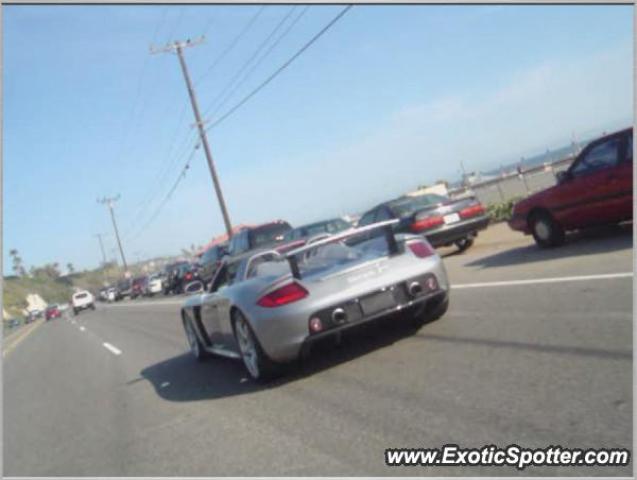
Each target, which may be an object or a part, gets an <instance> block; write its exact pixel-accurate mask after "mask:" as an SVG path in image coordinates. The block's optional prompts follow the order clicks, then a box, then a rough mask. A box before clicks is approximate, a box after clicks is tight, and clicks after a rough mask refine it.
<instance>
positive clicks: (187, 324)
mask: <svg viewBox="0 0 637 480" xmlns="http://www.w3.org/2000/svg"><path fill="white" fill-rule="evenodd" d="M183 323H184V330H185V332H186V340H188V346H189V347H190V353H192V355H193V356H194V357H195V359H196V360H197V361H198V362H201V361H202V360H203V359H204V358H205V356H206V351H205V350H204V348H203V346H202V345H201V342H200V341H199V338H198V337H197V334H196V333H195V327H194V326H193V325H192V322H191V321H190V319H186V318H185V319H184V320H183Z"/></svg>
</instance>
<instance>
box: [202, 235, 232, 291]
mask: <svg viewBox="0 0 637 480" xmlns="http://www.w3.org/2000/svg"><path fill="white" fill-rule="evenodd" d="M227 251H228V249H227V245H226V244H220V245H215V246H213V247H210V248H209V249H208V250H206V251H205V252H204V253H203V255H202V256H201V260H200V261H199V262H200V265H201V266H200V267H199V279H200V280H201V281H202V282H203V284H204V285H209V284H210V282H211V281H212V278H213V277H214V274H215V272H216V271H217V268H219V265H220V264H221V259H222V258H223V257H224V256H225V255H226V253H227Z"/></svg>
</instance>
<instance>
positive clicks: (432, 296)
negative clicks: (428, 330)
mask: <svg viewBox="0 0 637 480" xmlns="http://www.w3.org/2000/svg"><path fill="white" fill-rule="evenodd" d="M423 263H424V262H423ZM428 263H430V264H434V266H433V268H428V269H427V270H428V271H423V272H422V273H420V274H415V275H414V276H408V277H404V278H403V279H400V280H398V281H397V282H395V283H394V282H392V283H384V282H378V283H379V286H378V287H377V288H367V286H365V287H364V288H361V289H360V290H358V289H357V291H342V292H341V291H339V292H334V293H333V294H331V295H329V296H324V297H323V298H322V299H321V301H319V302H317V301H312V302H311V303H309V304H308V305H307V306H303V307H302V308H300V309H299V308H298V307H295V306H294V304H292V305H290V308H289V309H288V308H286V307H281V308H280V309H278V313H277V312H275V311H272V312H271V313H270V315H269V316H268V317H265V316H264V313H265V312H260V313H261V315H259V317H260V318H258V320H257V321H252V322H251V324H252V326H253V328H254V330H255V333H256V334H257V337H258V338H259V341H260V343H261V346H262V347H263V349H264V350H265V353H266V354H267V355H268V356H269V357H270V358H271V359H272V360H273V361H275V362H281V363H284V362H288V361H292V360H295V359H297V358H299V356H300V355H301V354H302V353H303V349H304V348H309V347H306V345H307V344H311V343H313V342H315V341H317V340H319V339H320V338H323V337H326V336H330V335H333V334H338V332H340V331H342V330H346V329H348V328H351V327H355V326H357V325H361V324H364V323H367V322H370V321H373V320H376V319H379V318H381V317H390V316H392V315H395V314H397V313H398V312H401V311H405V310H411V309H412V308H419V307H420V308H424V309H425V310H427V309H428V306H429V305H430V302H431V305H433V304H434V303H436V304H437V303H439V302H437V301H436V299H439V298H446V297H447V296H448V292H449V284H448V280H447V275H446V271H445V269H444V265H443V264H442V262H441V261H440V260H439V259H438V258H437V257H436V258H433V257H432V260H431V262H428ZM431 275H433V276H434V277H435V278H436V280H437V284H438V287H437V288H436V289H435V290H424V291H423V292H422V293H420V294H418V295H417V296H413V295H410V294H409V293H408V291H407V285H409V284H410V283H412V282H413V281H414V280H420V279H423V278H424V277H427V276H431ZM380 283H382V285H381V284H380ZM381 290H391V291H392V292H393V295H394V301H395V304H394V305H393V306H392V307H390V308H388V309H383V310H381V311H378V312H375V313H369V314H365V313H364V312H363V310H362V307H361V306H360V301H361V300H362V299H363V298H364V297H367V296H369V295H371V294H374V293H377V292H379V291H381ZM336 308H341V309H343V310H345V311H346V312H347V318H346V320H345V321H344V322H342V323H338V324H336V323H335V322H334V321H333V320H331V313H332V312H333V311H334V310H335V309H336ZM432 308H433V306H432ZM286 310H287V311H288V312H289V313H287V312H286ZM244 313H248V315H247V316H248V317H252V318H253V319H255V315H254V314H253V315H250V313H252V312H249V311H248V312H244ZM317 316H318V317H319V318H321V320H322V323H323V326H324V329H323V331H321V332H319V333H310V331H309V325H308V323H309V320H310V318H311V317H317Z"/></svg>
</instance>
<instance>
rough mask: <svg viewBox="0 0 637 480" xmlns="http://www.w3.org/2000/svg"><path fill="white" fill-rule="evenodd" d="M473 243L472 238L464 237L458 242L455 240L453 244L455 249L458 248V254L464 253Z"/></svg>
mask: <svg viewBox="0 0 637 480" xmlns="http://www.w3.org/2000/svg"><path fill="white" fill-rule="evenodd" d="M473 241H474V238H473V237H464V238H461V239H460V240H456V241H455V242H453V243H454V244H455V245H456V247H458V251H459V252H464V251H465V250H467V249H468V248H469V247H471V245H473Z"/></svg>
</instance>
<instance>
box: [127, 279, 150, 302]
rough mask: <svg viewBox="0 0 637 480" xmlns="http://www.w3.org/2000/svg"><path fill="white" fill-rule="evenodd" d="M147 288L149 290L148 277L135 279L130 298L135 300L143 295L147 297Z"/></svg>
mask: <svg viewBox="0 0 637 480" xmlns="http://www.w3.org/2000/svg"><path fill="white" fill-rule="evenodd" d="M147 288H148V277H147V276H146V275H143V276H141V277H136V278H134V279H133V281H132V283H131V295H130V298H131V299H135V298H137V297H139V296H141V295H145V294H146V289H147Z"/></svg>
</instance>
